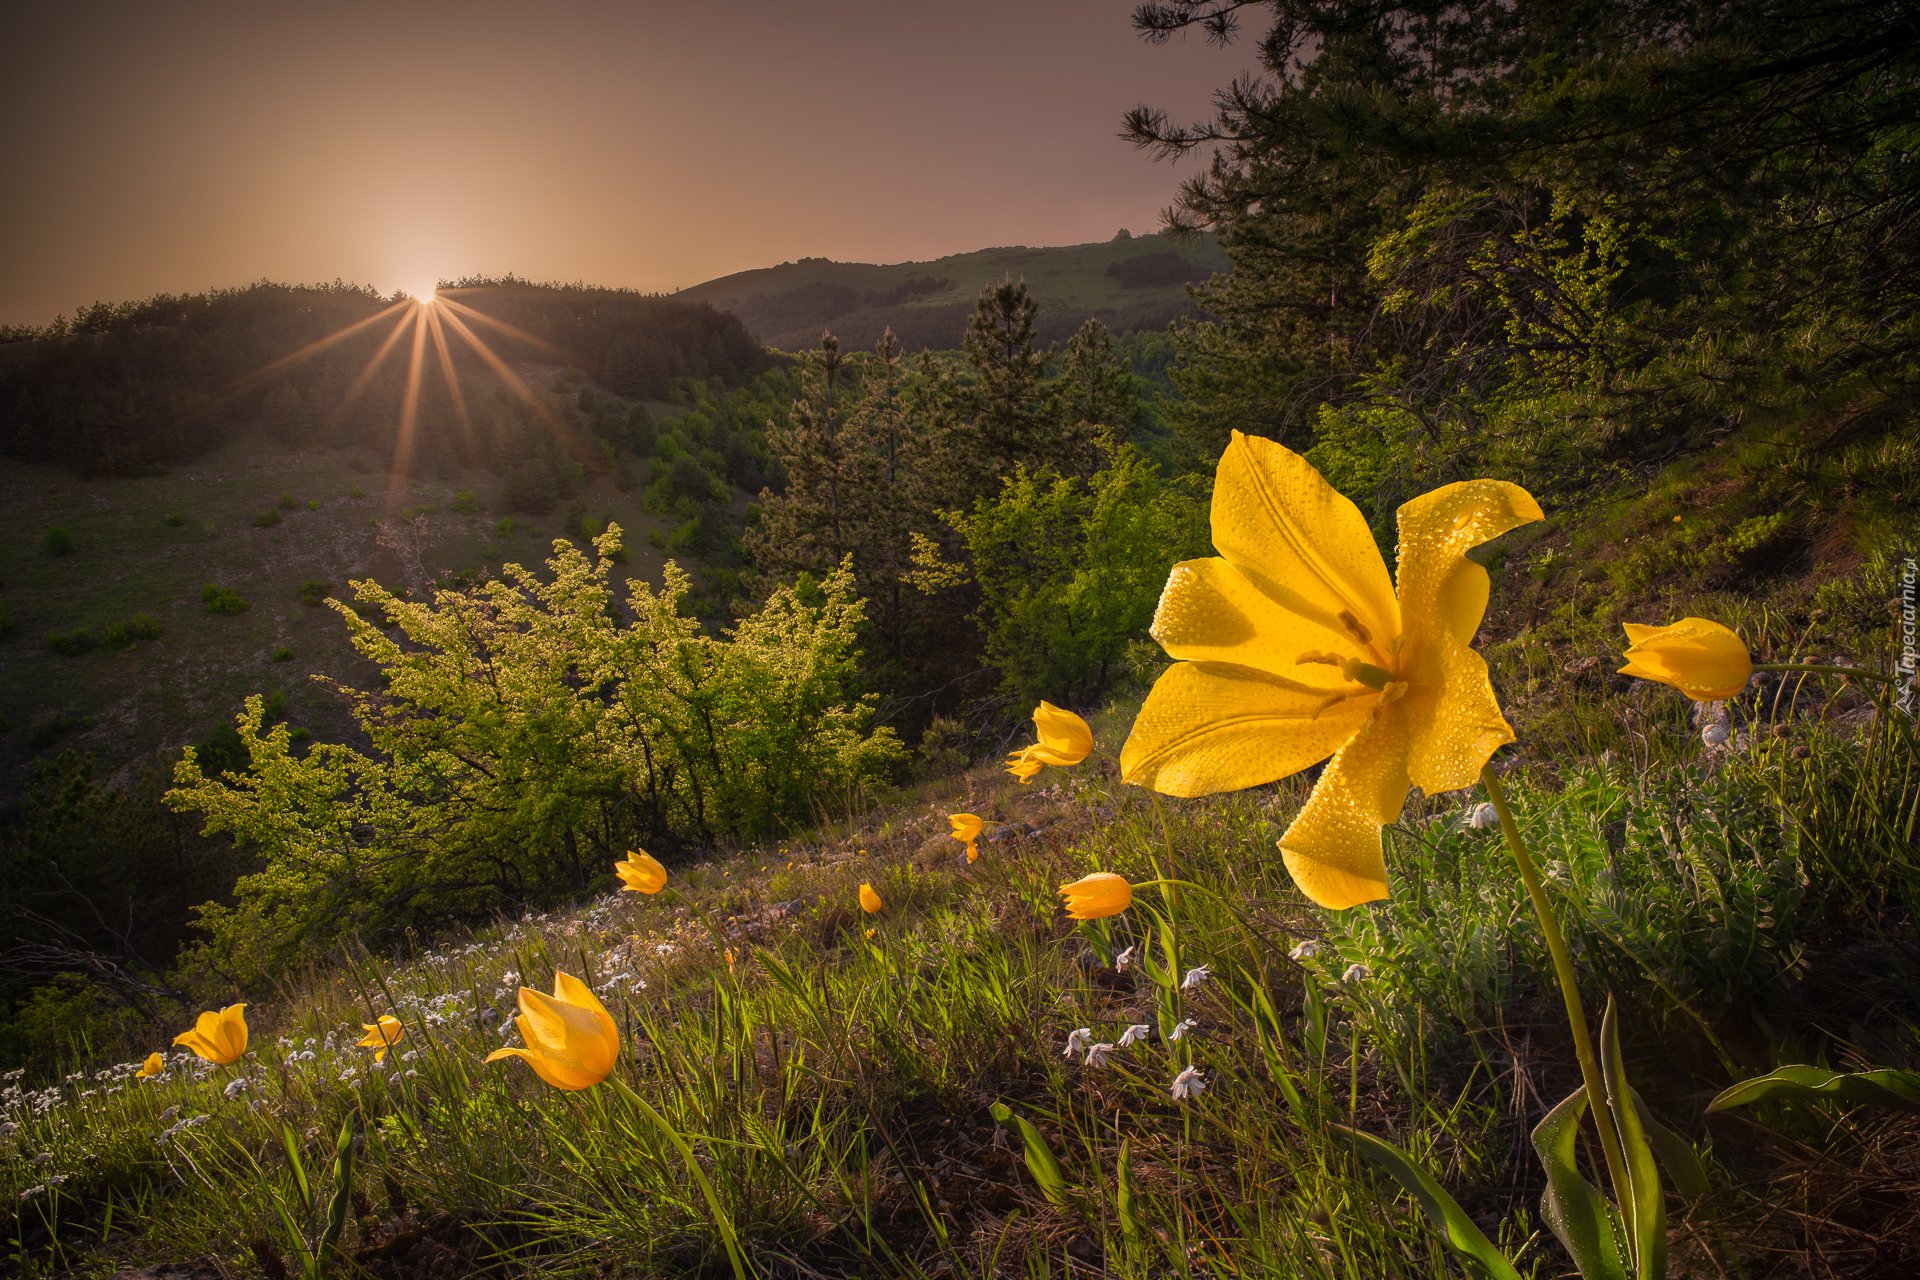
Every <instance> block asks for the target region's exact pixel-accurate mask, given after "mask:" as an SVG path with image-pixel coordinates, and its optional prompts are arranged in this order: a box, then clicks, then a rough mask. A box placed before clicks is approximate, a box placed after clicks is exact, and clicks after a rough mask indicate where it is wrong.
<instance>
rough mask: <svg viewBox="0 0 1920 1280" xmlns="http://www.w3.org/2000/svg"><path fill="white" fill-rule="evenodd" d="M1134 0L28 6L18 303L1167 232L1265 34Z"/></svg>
mask: <svg viewBox="0 0 1920 1280" xmlns="http://www.w3.org/2000/svg"><path fill="white" fill-rule="evenodd" d="M1131 10H1132V0H925V2H916V0H892V2H890V3H888V2H872V3H869V2H868V0H845V2H843V3H834V4H816V3H807V2H805V0H799V2H781V0H754V2H751V3H733V4H721V3H681V4H671V5H669V4H658V3H651V2H649V0H632V2H629V3H541V4H524V3H523V4H494V3H475V2H472V0H468V2H466V3H460V4H424V3H422V4H412V3H405V2H404V0H400V2H392V3H382V4H352V3H337V2H335V0H319V2H317V3H316V2H314V0H302V2H300V3H283V2H279V0H250V2H249V3H244V4H242V3H168V4H154V3H151V2H150V0H141V2H139V3H118V4H104V3H85V2H84V0H82V2H75V0H63V2H62V3H59V4H30V3H15V4H9V5H4V6H0V104H4V111H5V114H4V116H0V119H4V120H5V121H6V127H5V129H4V131H0V174H4V175H5V185H4V192H5V195H4V199H0V323H4V324H19V323H28V324H40V323H45V322H46V321H48V320H51V319H52V318H53V316H54V315H55V313H65V314H68V315H71V314H72V313H73V311H74V309H75V307H76V306H81V305H85V304H87V303H90V302H93V301H95V300H96V299H101V300H108V301H118V300H122V299H128V298H138V297H144V296H147V295H149V294H152V293H156V292H161V291H165V292H175V293H177V292H197V291H199V290H201V289H205V288H209V287H216V286H228V285H236V284H243V283H246V282H248V281H252V280H258V279H261V278H263V277H264V278H268V279H273V280H281V281H295V282H311V281H316V280H332V279H334V278H335V277H340V278H343V279H346V280H350V281H355V282H358V283H363V284H373V285H375V286H377V287H378V288H379V289H381V290H382V291H383V292H387V291H391V290H393V289H395V288H408V289H410V290H411V289H414V288H416V287H417V286H418V285H419V284H420V283H421V282H427V283H431V282H432V281H433V280H434V279H435V278H438V277H442V276H449V277H450V276H460V275H467V274H476V273H477V274H486V275H500V274H504V273H506V272H513V273H514V274H516V275H519V276H523V277H527V278H530V279H534V280H576V279H580V280H586V281H588V282H589V283H595V284H608V285H620V286H627V287H632V288H637V289H641V290H646V291H656V290H657V291H670V290H673V289H679V288H685V287H687V286H689V285H693V284H697V283H699V282H701V281H703V280H708V279H711V278H713V277H715V276H720V275H725V274H727V273H729V272H733V271H740V270H745V269H747V268H750V267H759V266H768V265H771V264H773V263H777V262H780V261H782V260H785V259H791V258H800V257H804V256H823V257H829V258H837V259H840V260H843V261H862V262H900V261H907V260H914V259H927V258H935V257H939V256H940V255H942V254H947V253H958V252H965V251H967V250H971V249H979V248H985V247H987V246H991V245H1011V244H1027V245H1047V244H1075V243H1080V242H1084V241H1088V240H1100V239H1106V238H1108V237H1110V236H1112V235H1113V233H1114V232H1115V231H1116V230H1118V229H1119V228H1121V227H1128V228H1130V229H1131V230H1133V231H1134V232H1135V233H1136V234H1139V233H1143V232H1147V231H1151V230H1153V229H1154V228H1155V226H1157V225H1158V222H1157V215H1158V212H1159V210H1160V209H1161V208H1162V207H1164V206H1165V205H1166V204H1168V203H1169V202H1170V200H1171V198H1172V196H1173V192H1174V188H1175V186H1176V184H1177V183H1178V181H1179V180H1180V179H1181V178H1184V177H1186V176H1188V175H1189V174H1191V173H1192V172H1193V169H1194V164H1195V162H1193V161H1188V162H1184V163H1182V164H1180V165H1177V166H1176V165H1171V164H1168V163H1165V162H1156V161H1154V160H1152V159H1151V158H1150V157H1149V156H1148V155H1147V154H1146V153H1144V152H1140V151H1136V150H1135V149H1134V148H1133V147H1132V146H1131V145H1130V144H1128V143H1127V142H1125V141H1123V140H1121V139H1120V138H1119V137H1118V136H1116V135H1117V134H1118V132H1119V128H1120V117H1121V113H1122V112H1124V111H1125V110H1126V109H1127V108H1128V107H1131V106H1133V105H1134V104H1136V103H1139V102H1142V101H1145V102H1149V103H1152V104H1154V105H1156V106H1161V107H1165V108H1166V109H1168V110H1169V111H1170V112H1171V113H1173V114H1174V115H1175V116H1177V117H1180V118H1183V119H1184V118H1191V117H1193V116H1196V115H1201V114H1204V113H1205V112H1206V111H1207V109H1208V106H1209V102H1210V98H1211V95H1212V92H1213V91H1214V90H1215V89H1218V88H1220V87H1222V86H1224V85H1225V84H1227V83H1228V81H1229V80H1231V79H1232V78H1233V77H1234V76H1235V75H1236V74H1240V73H1242V72H1244V71H1246V70H1248V69H1250V68H1251V66H1252V64H1253V55H1252V50H1251V48H1250V47H1249V46H1247V45H1245V44H1240V45H1235V46H1233V47H1231V48H1229V49H1225V50H1222V49H1220V48H1217V47H1214V46H1211V45H1209V44H1207V43H1206V42H1205V41H1204V40H1203V39H1201V38H1199V37H1198V36H1190V37H1188V38H1186V39H1185V40H1176V41H1174V42H1173V43H1171V44H1169V45H1168V46H1166V47H1162V48H1153V47H1150V46H1148V45H1146V44H1144V43H1143V42H1142V41H1140V40H1139V38H1138V37H1137V36H1135V35H1134V33H1133V31H1132V28H1131V26H1130V24H1129V22H1128V15H1129V14H1130V12H1131Z"/></svg>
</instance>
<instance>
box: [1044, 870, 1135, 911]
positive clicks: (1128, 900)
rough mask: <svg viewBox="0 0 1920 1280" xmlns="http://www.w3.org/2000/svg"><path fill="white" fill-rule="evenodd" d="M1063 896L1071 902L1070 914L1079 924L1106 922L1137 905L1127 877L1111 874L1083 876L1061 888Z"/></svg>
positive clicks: (1068, 907) (1108, 872)
mask: <svg viewBox="0 0 1920 1280" xmlns="http://www.w3.org/2000/svg"><path fill="white" fill-rule="evenodd" d="M1059 893H1060V896H1061V897H1063V898H1065V899H1066V900H1067V914H1068V915H1069V916H1071V917H1072V918H1074V919H1075V920H1104V919H1106V918H1107V917H1108V916H1117V915H1119V914H1120V913H1121V912H1122V911H1125V910H1126V909H1127V908H1128V907H1130V906H1132V905H1133V886H1132V885H1130V884H1128V883H1127V878H1126V877H1125V876H1119V875H1115V874H1114V873H1113V872H1111V871H1095V872H1092V873H1091V874H1088V875H1084V876H1081V877H1080V878H1079V879H1078V880H1075V881H1074V882H1073V883H1072V884H1063V885H1061V886H1060V889H1059Z"/></svg>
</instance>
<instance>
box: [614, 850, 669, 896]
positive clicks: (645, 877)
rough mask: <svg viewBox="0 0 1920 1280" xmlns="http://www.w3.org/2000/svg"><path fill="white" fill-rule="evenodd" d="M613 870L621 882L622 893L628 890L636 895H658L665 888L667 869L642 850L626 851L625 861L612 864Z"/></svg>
mask: <svg viewBox="0 0 1920 1280" xmlns="http://www.w3.org/2000/svg"><path fill="white" fill-rule="evenodd" d="M613 869H614V871H615V873H616V874H618V875H619V877H620V879H621V880H622V881H623V883H622V884H621V886H620V891H621V892H622V893H625V892H626V891H627V890H629V889H631V890H633V891H634V892H636V893H658V892H660V891H661V890H662V889H664V888H666V887H667V869H666V868H665V867H663V866H661V865H660V863H659V862H658V861H657V860H655V859H654V858H653V857H652V856H651V855H650V854H648V853H647V852H646V851H645V850H644V849H641V850H630V851H628V853H627V856H626V859H625V860H624V861H621V862H616V863H614V864H613Z"/></svg>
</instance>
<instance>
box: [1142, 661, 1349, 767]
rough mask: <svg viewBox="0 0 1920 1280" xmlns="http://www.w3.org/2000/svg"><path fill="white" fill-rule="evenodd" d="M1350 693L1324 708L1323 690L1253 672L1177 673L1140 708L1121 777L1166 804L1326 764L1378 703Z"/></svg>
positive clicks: (1206, 668) (1207, 666) (1210, 668)
mask: <svg viewBox="0 0 1920 1280" xmlns="http://www.w3.org/2000/svg"><path fill="white" fill-rule="evenodd" d="M1307 669H1309V670H1328V668H1324V667H1316V668H1307ZM1357 692H1359V693H1360V694H1361V695H1362V696H1360V697H1356V698H1350V699H1346V700H1344V701H1338V702H1333V703H1329V702H1328V701H1327V699H1328V697H1329V696H1331V695H1329V693H1328V692H1327V690H1326V689H1325V688H1321V687H1316V686H1314V685H1310V684H1306V683H1303V682H1301V681H1297V680H1292V679H1287V678H1285V677H1282V676H1277V675H1272V674H1269V673H1267V672H1263V671H1257V670H1255V669H1254V668H1252V667H1237V666H1230V665H1228V664H1226V663H1214V662H1182V663H1178V664H1176V665H1175V666H1173V667H1170V668H1168V669H1167V671H1166V672H1165V673H1163V674H1162V675H1161V677H1160V679H1159V680H1158V681H1156V682H1155V684H1154V686H1153V690H1152V692H1150V693H1149V694H1148V695H1147V700H1146V703H1145V705H1143V706H1142V707H1141V708H1140V715H1139V718H1138V719H1136V720H1135V721H1134V723H1133V731H1132V733H1130V734H1129V735H1128V736H1127V743H1126V746H1125V747H1123V748H1122V749H1121V752H1120V776H1121V777H1122V778H1123V779H1125V780H1126V781H1128V782H1133V783H1138V784H1140V785H1141V786H1146V787H1151V788H1153V789H1154V790H1155V791H1158V792H1161V793H1163V794H1165V795H1171V796H1203V795H1211V794H1212V793H1214V792H1216V791H1232V790H1235V789H1237V788H1240V787H1251V786H1257V785H1259V784H1260V783H1263V782H1272V781H1273V780H1274V779H1276V778H1284V777H1286V776H1287V775H1288V774H1292V773H1298V772H1299V771H1300V770H1302V769H1304V768H1306V767H1307V766H1308V765H1310V764H1313V763H1314V762H1315V761H1317V760H1324V759H1326V758H1327V757H1328V756H1329V755H1332V754H1333V752H1334V751H1335V750H1336V749H1338V748H1339V746H1340V744H1341V743H1343V742H1345V741H1346V740H1347V739H1348V738H1351V737H1352V736H1353V735H1354V734H1355V733H1356V732H1357V731H1358V730H1359V728H1360V726H1361V725H1362V724H1363V723H1365V721H1366V717H1367V713H1368V710H1369V708H1370V707H1371V706H1372V705H1373V704H1374V703H1375V702H1377V701H1378V700H1379V695H1377V694H1375V693H1373V692H1372V691H1371V690H1357Z"/></svg>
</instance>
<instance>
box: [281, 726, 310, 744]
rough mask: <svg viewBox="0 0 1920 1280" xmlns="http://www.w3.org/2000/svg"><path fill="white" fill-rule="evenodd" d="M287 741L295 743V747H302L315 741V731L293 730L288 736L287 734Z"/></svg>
mask: <svg viewBox="0 0 1920 1280" xmlns="http://www.w3.org/2000/svg"><path fill="white" fill-rule="evenodd" d="M287 741H289V742H292V743H294V744H295V745H300V744H303V743H308V742H312V741H313V730H311V729H294V730H291V731H289V732H288V734H287Z"/></svg>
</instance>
